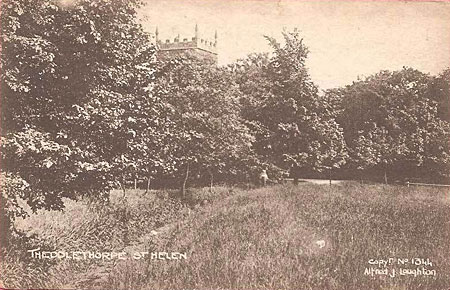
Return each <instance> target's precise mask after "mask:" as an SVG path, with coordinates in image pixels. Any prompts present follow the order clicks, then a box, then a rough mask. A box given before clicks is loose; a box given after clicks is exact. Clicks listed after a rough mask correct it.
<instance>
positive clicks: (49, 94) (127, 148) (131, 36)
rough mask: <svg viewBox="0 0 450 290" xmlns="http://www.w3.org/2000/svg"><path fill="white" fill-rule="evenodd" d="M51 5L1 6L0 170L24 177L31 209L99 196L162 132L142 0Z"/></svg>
mask: <svg viewBox="0 0 450 290" xmlns="http://www.w3.org/2000/svg"><path fill="white" fill-rule="evenodd" d="M58 3H59V2H58V1H51V0H40V1H34V0H6V1H2V3H1V10H2V16H1V17H2V18H1V23H2V33H1V37H2V50H3V51H2V52H3V53H2V57H1V66H2V75H1V82H2V83H1V90H2V91H1V98H2V100H1V102H2V116H1V121H2V144H1V145H2V148H1V149H2V153H3V154H2V162H1V164H2V171H4V172H6V173H7V174H8V175H11V176H14V179H18V180H22V181H23V184H27V190H29V191H30V192H33V194H32V195H31V194H28V193H26V191H24V192H22V193H21V195H20V196H21V197H23V198H25V199H26V201H27V202H28V204H29V205H30V206H31V207H32V209H34V210H35V209H38V208H48V209H57V208H61V206H62V202H61V198H62V197H69V198H76V196H77V195H80V194H87V195H99V196H103V197H104V196H106V195H107V193H108V192H109V190H110V189H111V187H112V186H113V185H114V182H115V181H117V179H116V178H117V176H121V175H123V174H126V173H127V172H129V171H133V170H134V169H133V168H137V167H139V166H140V164H138V163H137V160H138V157H137V155H138V154H141V153H142V152H141V151H145V153H146V154H147V156H148V155H150V154H151V152H152V150H156V149H157V148H160V146H161V145H158V146H159V147H152V146H153V145H154V144H158V138H160V135H161V134H163V133H162V132H161V131H159V129H157V128H159V127H158V124H159V120H160V116H161V114H162V111H161V110H163V108H164V105H163V104H161V103H160V102H159V99H157V98H154V97H153V96H152V95H151V84H152V82H153V78H154V76H153V74H154V67H153V64H152V62H153V60H154V57H155V48H154V46H153V45H152V44H151V43H150V41H149V39H150V38H149V37H148V35H147V34H146V33H144V31H143V29H142V27H141V25H140V24H139V23H138V22H137V17H136V14H137V9H138V8H139V7H140V6H141V1H139V0H118V1H101V0H92V1H91V0H89V1H88V0H79V1H76V2H74V4H73V5H72V6H70V7H66V6H62V5H59V4H58ZM163 129H164V128H163ZM138 134H139V136H140V137H141V138H139V139H135V137H136V135H138ZM135 140H136V141H135ZM144 143H145V144H144ZM145 145H146V146H150V147H152V148H151V149H149V150H147V149H142V148H143V146H145ZM136 150H138V151H139V153H136ZM155 158H156V159H158V158H159V156H156V157H155ZM147 161H149V160H148V159H147ZM149 164H150V162H149ZM147 165H148V164H147ZM136 171H137V170H136Z"/></svg>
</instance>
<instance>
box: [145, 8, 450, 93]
mask: <svg viewBox="0 0 450 290" xmlns="http://www.w3.org/2000/svg"><path fill="white" fill-rule="evenodd" d="M144 1H145V2H147V5H146V6H145V8H143V9H142V11H141V17H142V21H143V24H144V28H145V29H146V30H147V31H149V32H154V31H155V28H156V27H157V26H158V30H159V37H160V39H162V40H165V39H167V38H170V39H171V41H173V38H174V37H176V36H177V35H178V34H180V36H181V38H191V37H193V36H194V27H195V24H198V27H199V33H200V37H202V38H207V39H211V40H213V39H214V32H215V31H216V30H217V33H218V53H219V55H218V58H219V64H220V65H224V64H228V63H232V62H233V61H235V60H237V59H239V58H244V57H245V56H246V55H248V54H249V53H252V52H266V51H267V52H270V47H269V45H268V42H267V40H266V39H265V38H264V35H268V36H272V37H275V38H277V39H280V40H281V39H282V36H281V32H282V30H283V29H287V30H288V31H292V30H293V29H294V28H297V29H298V30H299V31H300V35H301V37H303V39H304V43H305V44H306V46H307V47H308V48H309V50H310V54H309V57H308V61H307V66H308V69H309V72H310V75H311V79H312V80H313V81H314V82H315V83H316V84H317V85H319V87H320V88H321V89H329V88H333V87H339V86H344V85H347V84H351V83H352V81H354V80H356V79H357V78H358V77H360V78H361V77H365V76H369V75H372V74H374V73H377V72H379V71H380V70H399V69H401V68H402V67H403V66H407V67H412V68H415V69H418V70H420V71H422V72H424V73H430V74H433V75H435V74H438V73H440V72H441V71H443V70H444V69H445V68H447V67H450V2H447V3H445V2H405V1H403V2H392V1H390V2H387V1H376V2H375V1H358V2H356V1H293V0H290V1H287V0H278V1H272V0H258V1H249V0H231V1H230V0H229V1H224V0H183V1H181V0H144Z"/></svg>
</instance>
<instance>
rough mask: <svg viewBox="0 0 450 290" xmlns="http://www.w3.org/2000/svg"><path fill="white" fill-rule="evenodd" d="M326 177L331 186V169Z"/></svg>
mask: <svg viewBox="0 0 450 290" xmlns="http://www.w3.org/2000/svg"><path fill="white" fill-rule="evenodd" d="M328 178H329V179H330V186H331V171H330V172H329V173H328Z"/></svg>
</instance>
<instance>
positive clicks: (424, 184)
mask: <svg viewBox="0 0 450 290" xmlns="http://www.w3.org/2000/svg"><path fill="white" fill-rule="evenodd" d="M406 185H407V186H408V187H409V186H411V185H413V186H435V187H450V184H432V183H418V182H409V181H408V182H406Z"/></svg>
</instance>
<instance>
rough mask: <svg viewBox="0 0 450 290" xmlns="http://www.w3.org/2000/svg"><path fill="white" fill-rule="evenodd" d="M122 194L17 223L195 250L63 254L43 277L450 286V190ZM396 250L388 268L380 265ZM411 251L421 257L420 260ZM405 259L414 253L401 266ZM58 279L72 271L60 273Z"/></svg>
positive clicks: (132, 245) (115, 242)
mask: <svg viewBox="0 0 450 290" xmlns="http://www.w3.org/2000/svg"><path fill="white" fill-rule="evenodd" d="M118 196H119V193H118V192H113V195H112V198H111V204H110V205H109V206H107V207H105V206H102V207H99V206H98V205H96V206H94V205H90V206H88V205H86V203H82V202H68V207H67V210H66V212H64V213H59V215H60V216H57V218H55V216H54V215H53V216H52V217H53V218H51V217H50V213H47V212H42V213H40V214H38V215H37V216H33V217H31V219H29V220H27V221H26V222H19V223H18V226H19V227H22V228H23V229H24V230H25V231H27V232H28V233H34V234H37V235H38V236H39V237H41V240H45V241H46V242H47V243H50V244H53V245H55V247H56V248H58V249H66V250H69V249H73V248H74V247H77V248H80V247H83V245H88V246H89V247H93V248H95V249H97V250H113V249H126V251H130V253H131V252H136V251H146V252H150V253H152V252H168V253H171V252H178V253H186V256H187V258H186V259H179V260H158V259H151V258H150V256H146V258H143V259H139V260H135V259H133V258H130V259H127V260H121V261H117V262H114V263H111V264H109V265H107V266H106V265H102V264H101V263H96V264H93V263H87V265H85V266H83V267H81V266H80V265H79V264H76V265H74V262H73V261H72V263H71V264H70V263H66V265H65V266H64V267H63V266H62V265H61V264H63V263H58V264H57V265H54V266H52V267H53V268H54V270H53V271H50V274H49V275H48V276H47V277H46V281H47V283H46V285H50V286H52V287H62V286H64V285H68V286H74V285H75V286H76V287H77V288H83V289H89V288H97V289H149V290H150V289H355V290H356V289H408V290H409V289H430V290H439V289H446V290H447V289H449V288H450V259H448V256H449V254H450V243H449V241H450V199H449V195H448V190H447V189H433V188H419V187H416V188H413V187H410V188H407V187H401V186H384V185H360V184H356V183H343V184H339V185H333V186H329V185H308V184H302V185H298V186H294V185H279V186H273V187H267V188H259V189H253V190H242V189H236V188H225V187H223V188H215V190H214V192H213V193H209V192H208V190H207V189H196V190H191V192H190V195H189V203H188V204H187V203H186V201H183V202H181V201H180V200H179V199H177V198H172V197H171V194H170V193H168V192H150V193H148V194H144V193H143V192H140V191H129V193H128V195H127V196H128V197H127V199H126V200H121V199H120V198H119V197H118ZM125 207H126V208H128V210H126V211H124V208H125ZM124 212H125V214H124ZM123 216H125V217H126V221H127V222H126V224H127V226H125V224H124V223H123V219H122V217H123ZM44 217H47V218H44ZM125 228H126V230H124V229H125ZM89 229H90V231H91V232H89ZM74 231H75V232H76V234H73V232H74ZM152 231H153V232H152ZM69 233H72V234H69ZM55 234H56V236H57V237H59V238H58V239H57V240H55ZM389 258H392V260H390V263H388V264H387V265H386V266H379V265H378V264H375V263H376V262H378V261H380V260H383V261H384V260H386V261H389ZM414 258H420V259H423V260H419V259H417V260H413V263H412V262H411V259H414ZM398 259H402V261H403V262H405V261H406V260H404V259H408V262H405V264H404V265H402V264H401V263H400V261H399V260H398ZM430 262H431V264H430ZM399 263H400V264H399ZM415 264H420V265H415ZM418 268H419V270H420V271H421V272H420V273H419V272H418V271H417V269H418ZM422 268H425V270H423V269H422ZM385 269H387V270H386V271H388V275H385V273H384V272H383V271H384V270H385ZM402 269H403V270H402ZM408 269H411V270H415V271H416V272H414V271H408ZM368 271H369V272H368ZM392 271H395V277H391V276H392V275H393V274H392V273H393V272H392ZM374 272H376V273H374ZM62 273H65V274H64V275H62ZM87 273H90V274H87ZM92 273H97V278H95V275H93V274H92ZM369 273H373V275H372V274H369ZM414 273H415V274H416V276H414ZM402 274H403V275H402ZM425 274H427V275H425ZM390 275H391V276H390ZM61 276H64V277H65V279H61V278H57V277H61ZM86 276H90V278H89V277H86ZM92 277H94V278H92ZM13 282H14V283H20V282H19V281H13ZM75 282H77V283H75ZM11 283H12V282H11ZM5 286H8V285H5ZM9 287H11V286H9Z"/></svg>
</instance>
